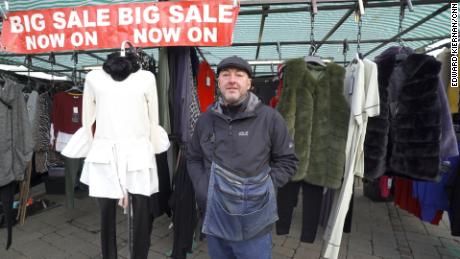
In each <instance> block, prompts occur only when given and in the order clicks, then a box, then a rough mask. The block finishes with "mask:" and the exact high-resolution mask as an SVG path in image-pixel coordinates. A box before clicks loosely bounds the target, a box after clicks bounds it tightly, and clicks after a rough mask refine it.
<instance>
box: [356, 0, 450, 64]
mask: <svg viewBox="0 0 460 259" xmlns="http://www.w3.org/2000/svg"><path fill="white" fill-rule="evenodd" d="M449 7H450V4H446V5H444V6H442V7H441V8H439V9H438V10H436V11H435V12H433V13H432V14H430V15H428V16H426V17H425V18H423V19H421V20H420V21H418V22H416V23H415V24H413V25H412V26H410V27H409V28H407V29H405V30H404V31H402V32H400V33H398V34H396V35H395V36H393V37H392V38H390V39H388V40H386V41H384V42H382V43H381V44H380V45H378V46H377V47H375V48H373V49H372V50H370V51H369V52H367V53H366V54H364V57H366V56H368V55H369V54H371V53H373V52H374V51H376V50H378V49H380V48H381V47H383V46H385V45H387V44H388V43H390V42H393V41H395V40H397V39H398V38H401V35H404V34H406V33H408V32H410V31H411V30H413V29H415V28H417V27H418V26H419V25H420V24H422V23H424V22H426V21H428V20H430V19H431V18H433V17H436V16H437V15H439V14H441V13H442V12H444V11H445V10H447V9H448V8H449Z"/></svg>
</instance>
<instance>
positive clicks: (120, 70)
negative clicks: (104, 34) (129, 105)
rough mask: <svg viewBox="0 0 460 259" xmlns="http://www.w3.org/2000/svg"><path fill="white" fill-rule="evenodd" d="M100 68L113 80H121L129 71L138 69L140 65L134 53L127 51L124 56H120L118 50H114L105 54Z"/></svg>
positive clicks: (132, 71)
mask: <svg viewBox="0 0 460 259" xmlns="http://www.w3.org/2000/svg"><path fill="white" fill-rule="evenodd" d="M102 68H103V69H104V71H105V72H106V73H107V74H109V75H110V76H111V77H112V78H113V80H115V81H123V80H125V79H126V78H127V77H128V76H129V75H130V74H131V73H134V72H136V71H138V70H139V69H140V65H139V62H138V59H137V56H136V54H134V53H131V52H128V53H126V56H125V57H121V56H120V53H119V52H114V53H112V54H109V55H108V56H107V60H106V61H105V62H104V65H103V66H102Z"/></svg>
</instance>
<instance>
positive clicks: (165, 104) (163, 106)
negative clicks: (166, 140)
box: [157, 48, 171, 134]
mask: <svg viewBox="0 0 460 259" xmlns="http://www.w3.org/2000/svg"><path fill="white" fill-rule="evenodd" d="M158 55H159V60H158V87H157V91H158V111H159V123H160V125H161V126H162V127H163V128H164V129H165V130H166V132H167V133H168V134H170V133H171V118H170V117H169V110H170V107H169V97H168V92H169V82H170V80H169V66H168V50H167V48H160V49H159V54H158Z"/></svg>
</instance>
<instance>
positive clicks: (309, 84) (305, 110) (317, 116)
mask: <svg viewBox="0 0 460 259" xmlns="http://www.w3.org/2000/svg"><path fill="white" fill-rule="evenodd" d="M343 78H344V69H343V68H342V67H340V66H339V65H336V64H333V63H329V64H327V66H326V67H319V66H314V65H311V64H307V63H306V62H305V61H304V60H303V59H294V60H290V61H288V62H286V67H285V75H284V87H283V92H282V93H281V98H280V102H279V104H278V106H277V109H278V111H279V112H280V113H281V115H282V116H283V117H284V119H285V120H286V124H287V127H288V130H289V133H290V135H291V136H293V138H294V142H295V152H296V154H297V155H298V157H299V160H300V163H299V169H298V170H297V172H296V174H295V175H294V177H293V178H292V181H306V182H308V183H310V184H314V185H319V186H323V187H328V188H333V189H337V188H339V187H340V186H341V184H342V177H343V167H344V165H345V144H346V137H347V136H346V134H347V125H348V124H347V121H348V118H349V108H348V105H347V103H346V100H345V97H344V96H343V94H342V93H343Z"/></svg>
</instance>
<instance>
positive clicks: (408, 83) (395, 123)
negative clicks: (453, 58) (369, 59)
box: [364, 49, 442, 180]
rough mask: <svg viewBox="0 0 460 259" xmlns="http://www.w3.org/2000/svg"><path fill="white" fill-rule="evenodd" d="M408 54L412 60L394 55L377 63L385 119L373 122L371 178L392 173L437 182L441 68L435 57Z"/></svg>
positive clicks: (368, 154) (368, 147) (368, 144)
mask: <svg viewBox="0 0 460 259" xmlns="http://www.w3.org/2000/svg"><path fill="white" fill-rule="evenodd" d="M403 52H405V53H406V54H407V57H403V58H401V59H399V54H397V53H394V55H388V56H386V57H385V58H383V59H380V60H377V64H378V69H379V71H378V72H379V87H380V88H381V89H380V91H379V93H380V94H381V109H380V111H381V114H380V116H378V117H376V118H369V123H368V126H367V132H366V138H365V151H364V153H365V176H366V177H367V178H371V179H375V178H377V177H379V176H381V175H382V174H384V173H390V174H397V175H403V176H406V177H409V178H413V179H418V180H437V178H438V176H439V167H440V156H439V152H440V140H441V130H442V123H441V104H440V100H439V96H438V83H439V77H438V74H439V70H440V63H439V62H438V61H436V59H434V58H433V57H431V56H427V55H423V54H413V53H410V52H408V51H405V50H404V49H403ZM396 57H398V58H396ZM382 93H383V94H382ZM385 97H386V98H385ZM371 119H372V120H371Z"/></svg>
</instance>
